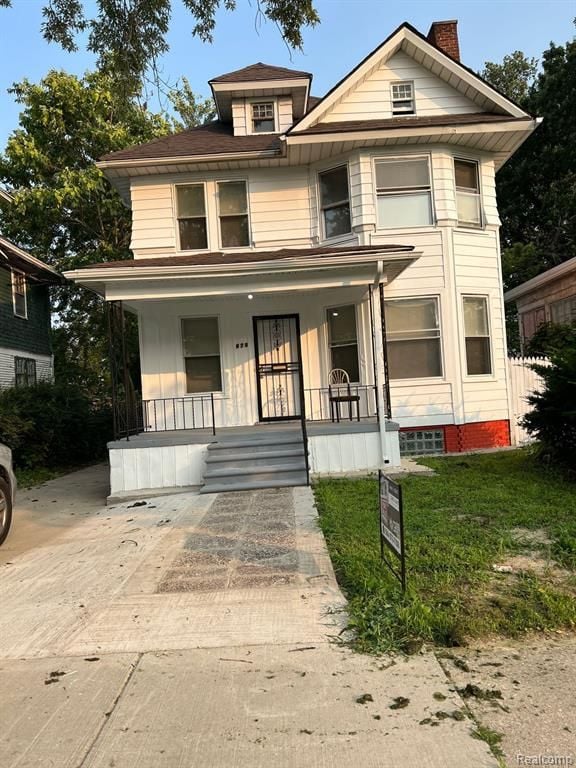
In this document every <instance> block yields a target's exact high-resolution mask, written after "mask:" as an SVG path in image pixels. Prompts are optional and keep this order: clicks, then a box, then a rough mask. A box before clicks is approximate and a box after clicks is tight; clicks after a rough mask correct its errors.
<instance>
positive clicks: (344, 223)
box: [319, 165, 351, 238]
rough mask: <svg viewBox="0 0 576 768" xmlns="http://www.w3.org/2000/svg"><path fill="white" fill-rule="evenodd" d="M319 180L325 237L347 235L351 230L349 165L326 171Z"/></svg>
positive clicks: (320, 175)
mask: <svg viewBox="0 0 576 768" xmlns="http://www.w3.org/2000/svg"><path fill="white" fill-rule="evenodd" d="M319 180H320V207H321V209H322V221H323V226H324V237H325V238H329V237H338V235H345V234H347V233H348V232H350V231H351V223H350V193H349V191H348V166H346V165H341V166H339V167H338V168H332V169H331V170H330V171H324V172H323V173H320V174H319Z"/></svg>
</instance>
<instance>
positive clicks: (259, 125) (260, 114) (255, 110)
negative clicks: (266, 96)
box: [252, 101, 275, 133]
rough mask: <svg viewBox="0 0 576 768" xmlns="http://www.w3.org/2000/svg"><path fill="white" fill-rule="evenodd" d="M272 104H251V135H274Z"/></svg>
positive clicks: (269, 102)
mask: <svg viewBox="0 0 576 768" xmlns="http://www.w3.org/2000/svg"><path fill="white" fill-rule="evenodd" d="M274 130H275V120H274V102H272V101H266V102H258V103H255V104H252V133H274Z"/></svg>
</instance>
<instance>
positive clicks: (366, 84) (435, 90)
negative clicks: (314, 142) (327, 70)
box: [322, 51, 482, 123]
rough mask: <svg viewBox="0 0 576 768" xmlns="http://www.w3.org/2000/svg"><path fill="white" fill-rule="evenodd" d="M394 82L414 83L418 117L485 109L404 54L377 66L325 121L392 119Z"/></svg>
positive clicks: (340, 102) (323, 119) (397, 54)
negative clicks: (392, 86) (392, 87)
mask: <svg viewBox="0 0 576 768" xmlns="http://www.w3.org/2000/svg"><path fill="white" fill-rule="evenodd" d="M395 82H413V83H414V98H415V101H416V111H417V114H418V115H419V116H424V115H430V116H433V115H442V114H464V113H473V112H481V111H482V109H481V108H480V107H479V106H478V105H477V104H475V103H474V102H473V101H471V100H470V99H467V98H466V96H464V95H462V94H461V93H460V92H459V91H457V90H456V89H454V88H452V87H451V86H450V85H448V83H446V82H445V81H444V80H442V79H441V78H439V77H437V76H436V75H434V74H433V73H432V72H430V70H428V69H426V68H425V67H423V66H421V65H420V64H418V63H417V62H415V61H414V59H412V58H410V56H408V55H407V54H406V53H404V52H403V51H399V52H398V53H395V54H394V55H393V56H391V57H390V59H389V60H388V61H387V62H386V63H385V64H382V65H381V66H379V67H376V68H375V69H374V70H372V72H370V74H368V75H367V77H365V78H364V80H363V81H362V82H361V83H359V84H358V85H357V86H356V87H355V88H353V89H351V90H350V91H349V92H348V93H346V94H345V95H344V96H343V97H342V98H341V99H340V101H339V102H338V103H337V104H335V105H334V107H332V109H331V110H330V111H329V113H328V114H326V115H323V116H322V122H327V123H334V122H339V121H342V120H382V119H384V118H389V117H392V116H393V115H392V98H391V96H392V89H391V84H392V83H395Z"/></svg>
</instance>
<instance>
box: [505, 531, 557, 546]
mask: <svg viewBox="0 0 576 768" xmlns="http://www.w3.org/2000/svg"><path fill="white" fill-rule="evenodd" d="M510 536H511V537H512V539H513V540H514V541H517V542H518V543H519V544H525V545H526V546H527V547H534V546H539V545H542V546H549V545H550V544H552V539H551V538H550V537H549V536H548V534H547V533H546V531H545V530H544V529H543V528H535V529H533V530H531V529H530V528H511V529H510Z"/></svg>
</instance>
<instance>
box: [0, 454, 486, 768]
mask: <svg viewBox="0 0 576 768" xmlns="http://www.w3.org/2000/svg"><path fill="white" fill-rule="evenodd" d="M106 493H107V487H106V468H105V467H94V468H90V469H86V470H82V471H80V472H76V473H73V474H70V475H67V476H66V477H63V478H60V479H58V480H54V481H51V482H49V483H46V484H45V485H43V486H42V487H40V488H38V489H35V490H33V491H30V492H25V493H22V494H21V495H20V497H19V500H18V505H17V510H16V515H15V527H14V530H13V532H12V533H11V535H10V537H9V538H8V540H7V542H6V544H5V545H4V546H3V547H2V548H1V549H0V574H1V578H0V605H1V606H2V611H1V615H0V689H1V690H2V705H1V709H2V724H3V727H2V729H1V732H0V739H1V741H0V765H1V766H2V767H3V768H49V767H51V768H81V767H82V768H84V767H86V768H88V767H90V768H96V767H98V768H136V766H138V768H163V767H164V766H165V767H166V768H176V766H178V767H179V768H180V767H182V768H184V767H185V768H195V767H196V766H198V767H200V766H203V767H204V766H206V767H208V768H220V767H221V768H224V767H226V768H236V767H238V768H240V767H246V768H258V767H259V766H266V767H267V768H268V767H269V766H270V765H274V766H275V768H284V766H286V767H288V766H302V767H304V766H323V767H324V766H338V767H340V766H353V765H354V766H355V765H357V764H358V763H359V762H360V763H361V764H364V765H366V766H374V767H376V766H378V767H380V766H382V767H386V768H388V767H390V768H392V766H403V767H407V768H409V767H410V766H414V768H416V766H418V768H421V766H429V767H430V768H432V767H436V766H442V767H445V768H461V766H463V765H466V766H467V767H469V768H476V767H478V768H489V767H490V768H493V767H494V766H496V765H497V763H496V761H495V759H494V758H493V757H492V756H491V754H490V753H489V751H488V748H487V746H486V745H485V744H484V743H483V742H480V741H477V740H475V739H473V738H471V735H470V732H471V728H472V724H471V723H470V721H468V720H467V719H466V720H462V721H460V720H455V719H453V717H452V716H451V715H450V716H447V717H446V718H440V719H438V720H437V722H438V723H439V727H436V728H432V727H430V724H429V723H430V720H429V719H428V723H424V724H423V723H422V721H423V720H424V721H425V720H426V719H427V718H430V716H431V715H433V713H435V712H437V711H438V710H439V709H441V710H443V711H446V713H447V714H450V713H452V714H453V713H454V712H455V711H462V702H461V700H460V699H459V697H458V696H457V694H456V693H455V692H454V690H450V688H451V686H450V683H449V681H448V680H447V679H446V677H445V675H444V673H443V672H442V669H441V668H440V666H439V665H438V663H437V661H436V659H435V657H434V656H433V655H432V654H422V655H419V656H417V657H414V658H411V659H409V660H407V661H406V660H402V659H388V658H386V659H376V658H368V657H363V656H360V655H355V654H352V653H350V652H349V651H348V650H347V649H346V648H343V647H341V646H338V645H337V644H334V643H333V642H330V640H331V639H334V638H335V637H337V636H338V634H339V633H340V631H341V629H342V628H343V626H344V621H345V617H344V614H343V611H342V609H343V607H344V599H343V597H342V595H341V593H340V591H339V589H338V586H337V584H336V581H335V578H334V574H333V571H332V566H331V563H330V560H329V558H328V555H327V551H326V548H325V544H324V540H323V537H322V535H321V534H320V532H319V530H318V528H317V525H316V513H315V509H314V507H313V503H312V496H311V492H310V490H309V489H306V488H295V489H278V490H274V491H270V490H267V491H253V492H245V493H239V494H220V495H216V496H199V495H194V494H180V495H174V496H165V497H161V498H157V499H143V500H142V501H141V502H138V503H135V502H129V503H125V504H120V505H117V506H114V507H105V506H104V505H103V502H104V499H105V497H106ZM144 502H146V503H144ZM434 693H437V694H438V693H442V695H443V696H445V697H446V698H445V699H443V700H442V703H441V705H440V704H439V700H438V697H434V695H433V694H434ZM397 697H402V698H403V699H405V700H407V702H404V705H403V706H400V707H398V706H395V698H397ZM396 704H397V702H396Z"/></svg>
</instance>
